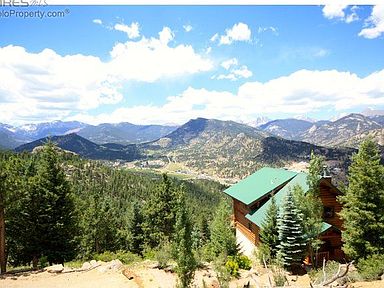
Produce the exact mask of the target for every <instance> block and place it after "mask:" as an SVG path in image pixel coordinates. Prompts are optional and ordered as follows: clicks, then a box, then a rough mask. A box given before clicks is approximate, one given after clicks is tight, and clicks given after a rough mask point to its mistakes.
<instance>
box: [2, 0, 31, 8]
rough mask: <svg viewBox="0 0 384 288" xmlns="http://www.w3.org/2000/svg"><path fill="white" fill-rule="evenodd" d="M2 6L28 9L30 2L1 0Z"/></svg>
mask: <svg viewBox="0 0 384 288" xmlns="http://www.w3.org/2000/svg"><path fill="white" fill-rule="evenodd" d="M0 6H11V7H28V6H29V2H28V1H27V0H0Z"/></svg>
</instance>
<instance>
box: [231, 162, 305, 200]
mask: <svg viewBox="0 0 384 288" xmlns="http://www.w3.org/2000/svg"><path fill="white" fill-rule="evenodd" d="M297 174H298V173H297V172H294V171H289V170H285V169H277V168H270V167H264V168H261V169H260V170H258V171H256V172H255V173H253V174H252V175H250V176H248V177H247V178H245V179H243V180H241V181H239V182H238V183H236V184H235V185H232V186H231V187H229V188H228V189H226V190H225V191H224V193H226V194H227V195H229V196H231V197H232V198H235V199H237V200H239V201H240V202H243V203H244V204H246V205H249V204H251V203H252V202H254V201H256V200H257V199H259V198H260V197H263V196H264V195H265V194H267V193H269V192H271V191H272V190H273V189H274V188H276V187H278V186H280V185H281V184H283V183H285V182H287V181H289V180H290V179H292V178H293V177H295V176H296V175H297ZM263 206H265V205H263Z"/></svg>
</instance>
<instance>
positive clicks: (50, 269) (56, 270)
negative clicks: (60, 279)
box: [45, 264, 64, 273]
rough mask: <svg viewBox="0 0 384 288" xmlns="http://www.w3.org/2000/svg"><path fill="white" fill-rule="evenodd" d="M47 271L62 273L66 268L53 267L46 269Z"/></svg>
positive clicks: (60, 265)
mask: <svg viewBox="0 0 384 288" xmlns="http://www.w3.org/2000/svg"><path fill="white" fill-rule="evenodd" d="M45 270H46V271H47V272H49V273H61V272H63V270H64V266H63V265H62V264H58V265H52V266H49V267H47V268H45Z"/></svg>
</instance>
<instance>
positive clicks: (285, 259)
mask: <svg viewBox="0 0 384 288" xmlns="http://www.w3.org/2000/svg"><path fill="white" fill-rule="evenodd" d="M302 221H303V219H302V215H301V214H300V212H299V210H298V209H297V207H296V204H295V202H294V199H293V195H292V192H291V191H288V193H287V195H286V197H285V199H284V202H283V206H282V211H281V213H280V215H279V242H280V244H279V245H278V249H279V251H278V258H279V259H281V261H282V263H283V265H284V267H286V268H292V265H294V264H297V263H300V262H301V259H302V257H303V254H304V250H305V246H306V239H305V236H304V233H303V228H302V227H303V224H302Z"/></svg>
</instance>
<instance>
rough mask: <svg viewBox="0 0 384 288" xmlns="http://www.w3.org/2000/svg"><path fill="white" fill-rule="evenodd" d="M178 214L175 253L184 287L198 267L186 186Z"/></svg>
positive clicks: (181, 285)
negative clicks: (193, 246) (186, 197)
mask: <svg viewBox="0 0 384 288" xmlns="http://www.w3.org/2000/svg"><path fill="white" fill-rule="evenodd" d="M177 200H178V201H177V214H176V224H175V241H174V244H175V246H176V247H175V252H176V253H175V254H176V263H177V268H176V272H177V275H178V277H179V285H180V287H182V288H185V287H189V286H190V285H191V282H192V280H193V276H194V273H195V269H196V260H195V257H194V254H193V251H192V244H193V243H192V237H191V234H192V223H191V219H190V216H189V213H188V209H187V206H186V203H185V193H184V188H183V187H181V188H180V191H179V195H178V199H177Z"/></svg>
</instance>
